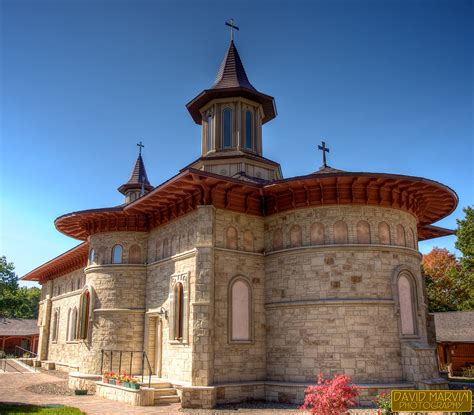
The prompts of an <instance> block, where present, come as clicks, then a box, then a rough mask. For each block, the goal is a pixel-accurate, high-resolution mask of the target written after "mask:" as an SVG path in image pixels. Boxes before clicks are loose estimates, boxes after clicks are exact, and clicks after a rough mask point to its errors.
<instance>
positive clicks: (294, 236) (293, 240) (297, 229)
mask: <svg viewBox="0 0 474 415" xmlns="http://www.w3.org/2000/svg"><path fill="white" fill-rule="evenodd" d="M290 245H291V247H292V248H296V247H298V246H301V245H303V235H302V232H301V226H300V225H293V226H292V227H291V229H290Z"/></svg>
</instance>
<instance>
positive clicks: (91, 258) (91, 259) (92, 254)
mask: <svg viewBox="0 0 474 415" xmlns="http://www.w3.org/2000/svg"><path fill="white" fill-rule="evenodd" d="M94 262H95V249H94V248H91V250H90V251H89V265H92V264H93V263H94Z"/></svg>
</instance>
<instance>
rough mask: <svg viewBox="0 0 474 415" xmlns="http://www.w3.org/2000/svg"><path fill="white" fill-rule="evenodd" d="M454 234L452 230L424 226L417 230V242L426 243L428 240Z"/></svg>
mask: <svg viewBox="0 0 474 415" xmlns="http://www.w3.org/2000/svg"><path fill="white" fill-rule="evenodd" d="M454 234H455V231H454V230H452V229H447V228H442V227H440V226H433V225H425V226H422V227H420V228H418V240H419V241H426V240H428V239H434V238H441V237H442V236H450V235H454Z"/></svg>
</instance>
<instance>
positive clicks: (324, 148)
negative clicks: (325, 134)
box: [318, 141, 329, 167]
mask: <svg viewBox="0 0 474 415" xmlns="http://www.w3.org/2000/svg"><path fill="white" fill-rule="evenodd" d="M321 144H322V145H321V146H320V145H318V150H321V151H322V152H323V167H327V166H328V165H327V164H326V153H329V148H327V147H326V143H325V142H324V141H321Z"/></svg>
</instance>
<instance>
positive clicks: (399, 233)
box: [395, 224, 407, 246]
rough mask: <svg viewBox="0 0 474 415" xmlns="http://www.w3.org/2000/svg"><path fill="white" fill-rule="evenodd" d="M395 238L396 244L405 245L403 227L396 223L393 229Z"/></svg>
mask: <svg viewBox="0 0 474 415" xmlns="http://www.w3.org/2000/svg"><path fill="white" fill-rule="evenodd" d="M395 238H396V239H395V240H396V244H397V245H398V246H406V244H407V241H406V236H405V229H404V228H403V226H402V225H400V224H398V225H397V227H396V231H395Z"/></svg>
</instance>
